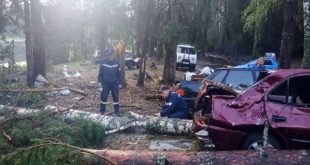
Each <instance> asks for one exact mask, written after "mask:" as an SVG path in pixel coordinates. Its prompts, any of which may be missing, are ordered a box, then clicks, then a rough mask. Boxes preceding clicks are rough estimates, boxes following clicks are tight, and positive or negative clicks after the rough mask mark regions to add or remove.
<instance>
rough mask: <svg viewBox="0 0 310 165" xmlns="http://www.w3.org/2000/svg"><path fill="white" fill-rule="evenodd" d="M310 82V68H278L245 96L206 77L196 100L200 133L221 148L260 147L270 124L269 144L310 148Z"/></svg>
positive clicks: (281, 147)
mask: <svg viewBox="0 0 310 165" xmlns="http://www.w3.org/2000/svg"><path fill="white" fill-rule="evenodd" d="M309 84H310V70H309V69H287V70H278V71H276V72H274V73H272V74H270V75H269V76H267V77H265V78H264V79H262V80H261V81H259V82H257V83H256V84H254V85H253V86H252V87H250V88H248V89H247V90H246V91H244V92H243V93H241V94H238V93H235V92H233V90H231V89H230V88H229V87H226V86H224V85H223V84H218V83H214V82H212V81H208V80H204V81H203V83H202V85H201V88H200V92H199V94H198V96H197V98H196V102H195V104H196V108H197V110H199V111H197V112H196V113H195V114H194V119H193V120H194V131H195V134H196V136H197V137H198V138H199V139H200V140H201V141H208V140H209V139H210V140H211V141H212V143H213V144H214V145H215V147H216V148H217V149H256V148H257V147H259V146H262V144H263V131H264V126H265V125H266V126H268V147H271V148H277V149H305V148H310V85H309ZM212 91H213V92H212Z"/></svg>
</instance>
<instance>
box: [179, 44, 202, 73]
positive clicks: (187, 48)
mask: <svg viewBox="0 0 310 165" xmlns="http://www.w3.org/2000/svg"><path fill="white" fill-rule="evenodd" d="M176 52H177V53H176V55H177V58H176V67H177V68H179V67H187V68H188V70H190V71H195V67H196V63H197V53H196V49H195V47H194V46H191V45H178V46H177V50H176Z"/></svg>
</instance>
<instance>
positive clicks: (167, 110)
mask: <svg viewBox="0 0 310 165" xmlns="http://www.w3.org/2000/svg"><path fill="white" fill-rule="evenodd" d="M160 92H161V96H162V97H163V98H164V99H165V105H164V106H163V108H162V110H161V112H160V113H157V114H156V116H159V117H165V116H167V117H168V118H179V119H187V118H188V117H189V112H188V107H187V104H186V102H185V101H184V99H183V98H182V97H181V96H179V95H178V94H177V93H174V92H171V91H170V90H169V88H168V87H167V86H163V87H161V89H160Z"/></svg>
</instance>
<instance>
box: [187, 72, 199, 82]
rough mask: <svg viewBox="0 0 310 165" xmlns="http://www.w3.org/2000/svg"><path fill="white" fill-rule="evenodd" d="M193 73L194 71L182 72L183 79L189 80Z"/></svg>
mask: <svg viewBox="0 0 310 165" xmlns="http://www.w3.org/2000/svg"><path fill="white" fill-rule="evenodd" d="M193 75H196V73H195V72H185V73H184V80H186V81H191V80H192V76H193Z"/></svg>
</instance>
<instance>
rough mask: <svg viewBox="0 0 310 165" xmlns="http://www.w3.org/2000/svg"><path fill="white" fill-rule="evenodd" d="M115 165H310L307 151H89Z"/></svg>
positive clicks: (309, 152)
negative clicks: (108, 159)
mask: <svg viewBox="0 0 310 165" xmlns="http://www.w3.org/2000/svg"><path fill="white" fill-rule="evenodd" d="M91 151H92V152H94V153H96V154H98V155H101V156H104V157H108V158H110V159H111V160H114V161H115V162H116V163H117V164H179V165H183V164H184V165H186V164H191V165H194V164H309V163H310V156H309V154H310V151H309V150H300V151H296V150H291V151H286V150H266V157H263V158H262V157H260V156H259V155H258V154H257V153H256V152H255V151H248V150H245V151H206V152H162V151H158V152H150V151H143V152H141V151H120V150H109V149H105V150H91Z"/></svg>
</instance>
